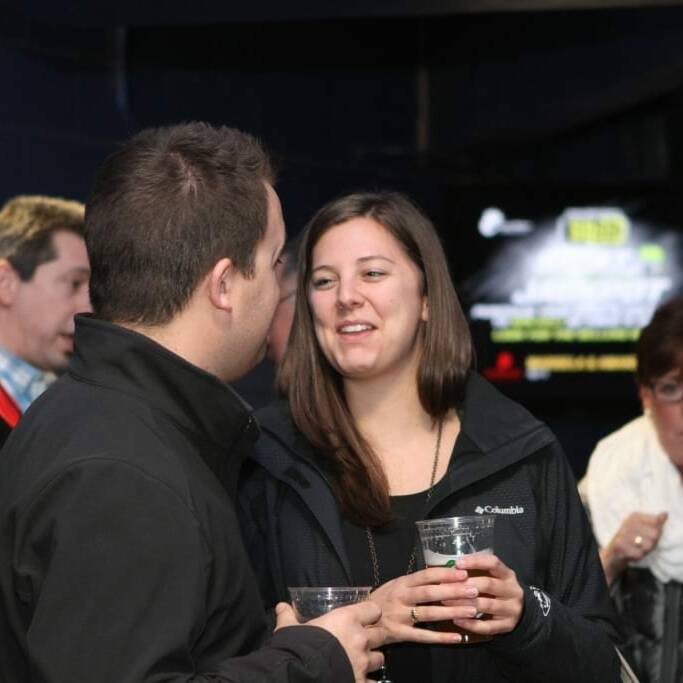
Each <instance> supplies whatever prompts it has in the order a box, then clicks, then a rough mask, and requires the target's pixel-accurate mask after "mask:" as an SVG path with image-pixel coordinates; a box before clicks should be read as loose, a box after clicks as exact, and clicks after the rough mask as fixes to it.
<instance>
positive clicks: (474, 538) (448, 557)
mask: <svg viewBox="0 0 683 683" xmlns="http://www.w3.org/2000/svg"><path fill="white" fill-rule="evenodd" d="M495 521H496V517H495V515H477V516H473V517H445V518H442V519H425V520H422V521H419V522H415V524H416V525H417V531H418V534H419V536H420V543H421V545H422V553H423V555H424V562H425V565H426V566H427V567H454V568H455V563H456V562H457V560H458V559H459V558H460V557H462V556H463V555H471V554H473V553H492V552H493V529H494V524H495ZM468 574H469V575H470V576H484V575H485V574H486V572H485V571H483V570H478V569H475V570H468ZM435 604H439V603H435ZM486 618H488V617H487V615H486V614H478V615H477V619H486ZM429 626H430V628H433V629H435V630H437V631H451V632H454V633H460V634H461V635H462V643H463V644H466V645H469V644H472V643H481V642H484V641H486V640H490V639H491V637H490V636H483V635H479V634H478V633H470V632H469V631H465V630H464V629H461V628H460V627H459V626H456V624H454V623H453V622H452V621H450V620H447V621H435V622H431V623H430V624H429Z"/></svg>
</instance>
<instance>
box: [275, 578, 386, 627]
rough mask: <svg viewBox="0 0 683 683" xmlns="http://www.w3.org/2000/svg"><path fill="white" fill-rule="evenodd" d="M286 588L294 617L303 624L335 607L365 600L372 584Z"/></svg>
mask: <svg viewBox="0 0 683 683" xmlns="http://www.w3.org/2000/svg"><path fill="white" fill-rule="evenodd" d="M288 590H289V596H290V598H291V599H292V606H293V607H294V613H295V614H296V618H297V620H298V621H299V623H302V624H303V623H305V622H307V621H309V620H310V619H315V618H316V617H321V616H322V615H323V614H327V613H328V612H330V611H332V610H333V609H335V608H337V607H343V606H344V605H353V604H354V603H356V602H362V601H363V600H367V599H368V596H369V595H370V591H371V590H372V586H325V587H319V588H311V587H308V586H305V587H303V586H295V587H290V588H289V589H288Z"/></svg>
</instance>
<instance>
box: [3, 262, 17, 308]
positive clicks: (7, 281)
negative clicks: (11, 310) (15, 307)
mask: <svg viewBox="0 0 683 683" xmlns="http://www.w3.org/2000/svg"><path fill="white" fill-rule="evenodd" d="M20 284H21V280H20V279H19V274H18V273H17V271H16V270H14V266H12V264H11V263H10V262H9V261H8V260H7V259H5V258H3V259H0V306H11V305H12V304H13V303H14V300H15V299H16V297H17V292H18V291H19V285H20Z"/></svg>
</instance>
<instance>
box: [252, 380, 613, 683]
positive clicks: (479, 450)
mask: <svg viewBox="0 0 683 683" xmlns="http://www.w3.org/2000/svg"><path fill="white" fill-rule="evenodd" d="M257 417H258V419H259V422H260V424H261V430H262V431H261V437H260V439H259V441H258V443H257V448H256V454H255V457H254V461H255V462H256V463H258V464H251V465H250V471H249V472H248V473H247V475H246V478H245V482H244V483H243V485H242V488H241V498H242V510H243V518H244V526H245V538H246V539H247V545H248V547H249V548H250V555H251V556H252V557H253V558H255V563H256V566H257V567H258V570H259V574H260V580H261V584H262V591H263V592H264V595H265V600H266V603H267V604H270V603H273V602H274V601H275V600H277V599H286V597H287V592H286V587H287V586H288V585H290V586H291V585H297V586H299V585H348V584H350V583H352V579H351V572H350V567H349V559H348V557H347V552H346V549H345V547H344V540H343V535H342V530H341V525H340V516H339V512H338V508H337V504H336V501H335V498H334V495H333V493H332V490H331V487H330V486H329V484H328V481H327V478H326V474H325V471H324V465H322V464H321V462H320V460H319V459H316V457H315V454H314V453H312V452H311V449H310V447H309V446H308V444H307V443H306V442H305V441H304V439H303V437H302V436H301V435H300V434H299V433H298V432H297V431H296V429H295V427H294V426H293V423H292V421H291V418H290V417H289V414H288V412H287V408H286V405H285V404H283V403H279V404H274V405H273V406H270V407H269V408H266V409H265V410H264V411H262V412H261V413H259V414H258V415H257ZM461 434H465V435H466V436H467V437H468V438H467V439H465V438H458V440H457V442H456V446H455V449H454V453H453V455H452V457H451V461H450V465H449V470H448V472H447V475H446V476H445V477H444V478H443V479H442V480H441V481H440V482H439V483H438V484H437V486H436V487H435V489H434V494H433V496H432V499H431V501H430V510H429V513H428V517H432V518H435V517H446V516H453V515H476V514H482V513H493V514H496V515H497V517H498V518H497V521H496V532H495V536H496V554H497V555H498V556H499V557H500V558H501V559H502V560H503V561H504V562H505V563H506V564H507V565H508V566H510V567H511V568H512V569H514V571H515V572H516V574H517V578H518V580H519V582H520V584H521V585H522V586H523V587H524V590H525V598H524V610H523V613H522V618H521V620H520V622H519V624H518V625H517V627H516V628H515V630H514V631H513V632H511V633H509V634H505V635H503V636H496V637H495V638H494V639H493V640H492V641H491V642H490V643H487V644H485V645H483V646H474V647H470V648H464V647H456V646H454V647H433V648H431V653H432V670H433V672H434V677H433V680H434V681H438V682H439V683H441V682H443V683H455V682H456V681H477V683H485V682H488V681H544V682H545V681H553V682H555V681H557V682H562V681H567V682H569V681H572V683H575V682H577V681H581V683H590V682H591V681H595V682H596V683H597V682H599V683H609V682H611V681H617V680H619V664H618V660H617V656H616V653H615V650H614V647H613V645H612V642H611V638H615V639H616V632H615V630H614V628H613V623H612V618H613V617H612V611H611V607H610V603H609V597H608V592H607V587H606V584H605V579H604V575H603V572H602V568H601V566H600V561H599V558H598V552H597V547H596V544H595V541H594V539H593V536H592V533H591V531H590V527H589V526H588V523H587V520H586V517H585V514H584V511H583V508H582V505H581V502H580V500H579V497H578V495H577V493H576V483H575V481H574V478H573V475H572V473H571V471H570V469H569V467H568V464H567V462H566V459H565V457H564V455H563V454H562V452H561V449H560V446H559V445H558V443H557V441H556V439H555V437H554V436H553V434H552V433H551V432H550V431H549V430H548V429H547V427H545V426H544V425H543V424H542V423H540V422H539V421H537V420H536V419H535V418H533V417H532V416H531V415H530V414H529V413H528V412H527V411H526V410H525V409H524V408H522V407H521V406H520V405H518V404H516V403H513V402H512V401H510V400H508V399H507V398H505V397H504V396H503V395H502V394H500V393H499V392H498V391H497V390H496V389H494V388H493V387H492V386H491V385H490V384H488V383H487V382H486V381H485V380H483V379H482V378H480V377H479V376H477V375H472V376H471V377H470V380H469V382H468V385H467V391H466V398H465V402H464V406H462V426H461ZM463 444H471V445H469V446H467V447H464V446H463ZM418 555H419V553H418Z"/></svg>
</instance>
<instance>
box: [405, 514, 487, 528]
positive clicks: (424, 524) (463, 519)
mask: <svg viewBox="0 0 683 683" xmlns="http://www.w3.org/2000/svg"><path fill="white" fill-rule="evenodd" d="M495 520H496V515H457V516H455V517H440V518H437V519H418V520H417V521H416V522H415V526H417V528H418V529H429V528H432V527H449V528H451V529H458V528H460V527H464V526H468V525H470V524H480V525H482V526H494V524H495Z"/></svg>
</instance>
